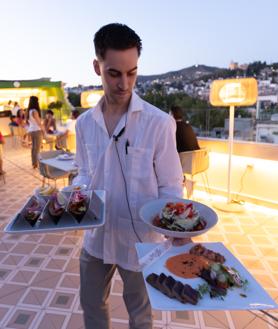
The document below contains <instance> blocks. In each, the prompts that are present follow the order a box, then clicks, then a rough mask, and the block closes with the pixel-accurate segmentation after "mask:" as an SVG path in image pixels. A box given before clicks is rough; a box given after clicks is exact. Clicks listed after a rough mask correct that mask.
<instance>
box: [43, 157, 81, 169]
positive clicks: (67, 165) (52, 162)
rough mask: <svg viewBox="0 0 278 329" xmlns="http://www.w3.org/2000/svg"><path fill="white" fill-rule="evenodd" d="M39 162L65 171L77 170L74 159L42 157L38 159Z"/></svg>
mask: <svg viewBox="0 0 278 329" xmlns="http://www.w3.org/2000/svg"><path fill="white" fill-rule="evenodd" d="M40 162H41V163H44V164H46V165H48V166H51V167H54V168H57V169H60V170H63V171H66V172H70V173H73V172H76V171H77V165H76V163H75V161H74V160H60V159H57V157H55V158H50V159H42V160H40Z"/></svg>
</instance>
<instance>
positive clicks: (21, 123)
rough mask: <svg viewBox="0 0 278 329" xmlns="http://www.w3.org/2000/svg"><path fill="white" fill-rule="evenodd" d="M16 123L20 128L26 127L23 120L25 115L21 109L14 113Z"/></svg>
mask: <svg viewBox="0 0 278 329" xmlns="http://www.w3.org/2000/svg"><path fill="white" fill-rule="evenodd" d="M16 123H17V124H18V125H19V126H20V127H22V128H25V126H26V118H25V113H24V111H23V110H22V109H18V110H17V113H16Z"/></svg>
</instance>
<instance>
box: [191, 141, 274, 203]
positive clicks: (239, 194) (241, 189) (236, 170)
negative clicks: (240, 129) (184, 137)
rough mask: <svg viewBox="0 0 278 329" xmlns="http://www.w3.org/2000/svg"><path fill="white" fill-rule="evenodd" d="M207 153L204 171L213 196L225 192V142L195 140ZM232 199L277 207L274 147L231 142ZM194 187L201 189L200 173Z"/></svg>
mask: <svg viewBox="0 0 278 329" xmlns="http://www.w3.org/2000/svg"><path fill="white" fill-rule="evenodd" d="M199 144H200V146H201V147H207V148H208V149H209V151H210V166H209V169H208V171H207V172H206V174H207V177H208V181H209V187H210V190H211V191H212V192H213V193H221V194H223V195H226V193H227V177H228V142H227V141H226V140H219V139H199ZM231 173H232V174H231V177H232V184H231V191H232V196H233V197H234V198H237V199H242V200H246V201H252V202H255V203H257V204H266V205H268V206H273V207H275V208H276V207H277V208H278V145H273V144H262V143H254V142H241V141H235V143H234V152H233V157H232V172H231ZM194 180H196V187H197V188H204V179H203V178H202V176H201V174H199V175H196V176H195V177H194Z"/></svg>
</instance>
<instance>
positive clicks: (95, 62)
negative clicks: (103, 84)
mask: <svg viewBox="0 0 278 329" xmlns="http://www.w3.org/2000/svg"><path fill="white" fill-rule="evenodd" d="M93 63H94V69H95V72H96V74H97V75H100V67H99V62H98V60H97V59H94V62H93Z"/></svg>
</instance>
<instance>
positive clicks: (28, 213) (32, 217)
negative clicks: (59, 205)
mask: <svg viewBox="0 0 278 329" xmlns="http://www.w3.org/2000/svg"><path fill="white" fill-rule="evenodd" d="M42 208H43V205H42V204H41V203H40V201H39V200H38V199H37V198H36V197H33V198H32V199H31V203H30V204H29V205H28V206H27V207H26V209H25V213H24V218H25V220H26V221H27V222H28V223H29V224H30V225H31V226H35V224H36V223H37V221H38V219H39V217H40V214H41V213H42Z"/></svg>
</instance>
